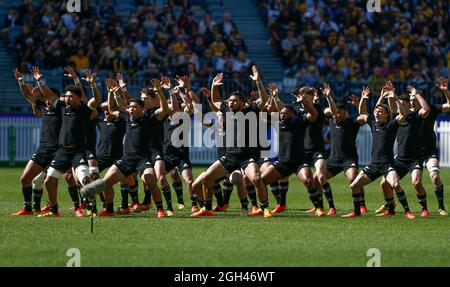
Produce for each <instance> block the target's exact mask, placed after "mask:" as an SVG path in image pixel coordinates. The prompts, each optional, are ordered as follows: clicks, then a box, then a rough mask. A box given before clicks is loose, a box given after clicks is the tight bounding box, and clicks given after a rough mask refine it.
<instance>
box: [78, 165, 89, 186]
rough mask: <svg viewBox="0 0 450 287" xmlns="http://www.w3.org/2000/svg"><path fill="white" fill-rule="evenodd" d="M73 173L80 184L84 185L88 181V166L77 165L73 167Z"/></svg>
mask: <svg viewBox="0 0 450 287" xmlns="http://www.w3.org/2000/svg"><path fill="white" fill-rule="evenodd" d="M75 174H76V176H77V178H78V181H79V182H80V184H82V185H86V184H87V183H89V182H90V178H89V167H88V166H87V165H79V166H77V167H76V168H75Z"/></svg>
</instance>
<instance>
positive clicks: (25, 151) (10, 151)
mask: <svg viewBox="0 0 450 287" xmlns="http://www.w3.org/2000/svg"><path fill="white" fill-rule="evenodd" d="M40 129H41V120H40V119H39V118H35V117H32V116H0V162H8V163H9V165H10V166H14V165H15V164H16V163H17V162H26V161H28V160H29V159H30V157H31V155H32V154H33V153H34V152H35V151H36V149H37V147H38V145H39V139H40ZM435 131H436V134H437V143H436V144H437V147H438V154H439V158H440V162H441V166H443V167H450V120H448V119H446V120H438V121H436V124H435ZM192 135H194V132H193V131H192ZM192 138H193V136H192V137H191V139H192ZM357 147H358V154H359V164H360V165H366V164H369V163H370V160H371V149H372V134H371V131H370V128H369V126H368V125H365V126H362V127H361V128H360V130H359V134H358V137H357ZM394 150H395V148H394ZM190 158H191V162H192V163H193V164H210V163H212V162H214V161H215V160H216V159H217V153H216V149H215V148H207V147H193V148H190Z"/></svg>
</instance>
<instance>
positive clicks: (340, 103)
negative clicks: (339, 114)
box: [336, 102, 347, 110]
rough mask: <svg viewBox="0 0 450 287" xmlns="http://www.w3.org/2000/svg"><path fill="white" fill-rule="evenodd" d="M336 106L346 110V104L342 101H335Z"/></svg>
mask: <svg viewBox="0 0 450 287" xmlns="http://www.w3.org/2000/svg"><path fill="white" fill-rule="evenodd" d="M336 108H337V109H343V110H347V104H346V103H344V102H338V103H336Z"/></svg>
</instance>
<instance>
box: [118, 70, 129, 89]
mask: <svg viewBox="0 0 450 287" xmlns="http://www.w3.org/2000/svg"><path fill="white" fill-rule="evenodd" d="M116 79H117V81H118V82H119V86H120V88H121V89H123V88H125V86H126V85H127V84H126V83H125V80H124V79H123V75H122V74H121V73H118V74H117V76H116Z"/></svg>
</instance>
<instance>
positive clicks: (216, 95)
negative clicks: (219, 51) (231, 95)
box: [211, 73, 223, 110]
mask: <svg viewBox="0 0 450 287" xmlns="http://www.w3.org/2000/svg"><path fill="white" fill-rule="evenodd" d="M222 80H223V73H219V74H217V75H216V76H215V77H214V79H213V80H212V83H211V102H212V104H213V105H214V106H215V107H216V109H217V110H220V105H221V104H222V100H221V98H220V92H219V86H221V85H223V82H222Z"/></svg>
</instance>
